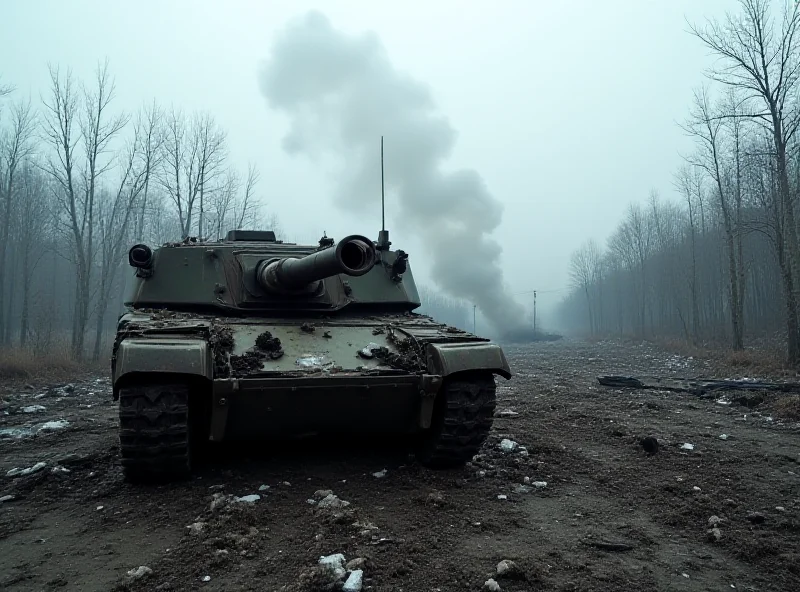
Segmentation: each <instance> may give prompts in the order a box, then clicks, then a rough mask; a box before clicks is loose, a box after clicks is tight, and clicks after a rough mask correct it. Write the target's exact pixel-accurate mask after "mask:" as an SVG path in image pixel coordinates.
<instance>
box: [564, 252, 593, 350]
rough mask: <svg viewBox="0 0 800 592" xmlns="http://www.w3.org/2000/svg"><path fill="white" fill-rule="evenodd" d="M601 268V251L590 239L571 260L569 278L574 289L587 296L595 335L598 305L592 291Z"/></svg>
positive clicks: (591, 327)
mask: <svg viewBox="0 0 800 592" xmlns="http://www.w3.org/2000/svg"><path fill="white" fill-rule="evenodd" d="M600 266H601V259H600V249H599V248H598V246H597V243H596V242H595V241H594V240H593V239H590V240H588V241H587V242H585V243H584V244H583V245H582V246H581V247H580V248H579V249H578V250H577V251H575V252H573V253H572V256H571V258H570V266H569V276H570V281H571V282H572V286H573V288H575V289H577V290H581V291H583V293H584V295H585V296H586V310H587V312H588V315H589V330H590V332H591V333H592V334H594V333H595V332H596V330H597V328H598V327H597V314H596V308H597V305H596V303H595V302H593V299H592V291H593V289H594V287H595V286H596V285H597V283H598V271H599V269H600Z"/></svg>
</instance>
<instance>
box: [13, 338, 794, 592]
mask: <svg viewBox="0 0 800 592" xmlns="http://www.w3.org/2000/svg"><path fill="white" fill-rule="evenodd" d="M507 354H508V356H509V361H510V363H511V366H512V370H513V371H514V373H515V375H514V377H513V378H512V379H511V380H510V381H507V382H506V381H505V380H503V379H502V378H498V379H497V380H498V398H499V401H498V414H499V415H504V416H503V417H497V418H496V420H495V425H494V430H493V434H492V437H491V438H490V440H489V441H488V442H487V443H486V445H485V446H484V449H483V451H482V453H481V454H480V455H479V456H478V457H476V459H475V462H474V463H472V464H471V465H470V466H468V467H466V468H464V469H460V470H450V471H432V470H427V469H424V468H422V467H420V466H419V465H417V464H415V463H414V462H413V459H410V458H409V456H408V453H407V450H405V449H404V448H403V447H402V446H401V447H398V446H394V447H393V446H390V445H388V444H386V443H385V442H376V441H365V440H349V441H342V440H339V441H335V442H331V441H321V440H310V441H305V442H302V443H299V442H283V443H279V444H277V445H272V446H270V447H253V446H250V447H242V446H238V447H230V446H229V447H226V448H224V449H222V450H220V451H218V452H216V453H215V454H214V455H213V457H212V458H210V459H209V460H208V461H207V462H206V463H205V464H204V466H202V467H201V468H200V470H199V473H198V475H197V477H196V478H194V479H192V480H191V481H188V482H184V483H178V484H172V485H161V486H138V487H136V486H132V485H129V484H127V483H126V482H124V481H123V479H122V477H121V472H120V469H119V466H118V459H117V439H116V438H117V435H116V431H115V428H116V415H115V414H116V408H115V404H114V403H113V402H112V401H111V396H110V385H109V382H108V379H107V377H94V378H92V379H90V380H83V381H76V382H75V383H74V384H73V385H51V386H49V387H45V386H38V385H27V386H25V385H13V387H12V385H5V386H2V385H0V397H1V398H0V405H1V406H2V409H0V499H2V500H3V501H0V589H3V590H13V591H17V590H20V591H21V590H25V591H28V590H51V589H60V590H81V591H91V590H176V591H177V590H208V591H212V590H259V591H261V590H269V591H273V590H274V591H281V590H285V591H287V592H288V591H290V590H295V591H302V590H306V591H309V592H310V591H312V590H318V589H323V588H320V587H319V586H316V587H315V584H314V583H313V577H312V576H313V573H314V572H313V568H314V566H315V565H316V564H317V563H318V561H319V559H320V557H321V556H328V555H332V554H337V553H341V554H343V555H344V557H345V560H346V561H348V562H349V561H351V560H356V559H360V560H362V561H357V562H356V563H357V564H359V565H360V568H361V569H363V576H364V590H373V591H397V592H399V591H408V592H417V591H419V592H428V591H431V592H432V591H442V592H444V591H453V590H476V591H477V590H484V589H489V588H487V587H486V585H485V582H486V581H487V580H488V579H489V578H494V579H495V580H496V581H497V583H498V585H499V587H500V588H499V589H502V590H504V591H506V590H507V591H516V592H520V591H523V590H526V591H529V592H533V591H535V590H564V591H566V590H598V591H600V590H602V591H613V590H733V589H735V590H759V591H761V590H781V591H787V590H800V446H799V445H798V444H799V442H800V440H799V439H798V435H800V424H798V423H797V421H791V420H788V419H786V420H784V419H781V417H780V416H779V415H778V414H777V413H775V411H776V410H777V409H778V408H777V407H776V406H775V400H776V399H777V396H774V395H771V396H770V397H767V399H766V400H765V401H763V402H761V403H758V401H757V400H753V399H750V405H755V406H753V407H748V406H745V405H742V404H741V403H737V402H735V401H732V399H734V398H735V396H734V394H732V393H731V394H729V395H722V396H720V395H717V396H716V397H709V398H701V397H697V396H693V395H688V394H674V393H668V392H660V391H635V390H621V389H613V388H606V387H602V386H600V385H599V384H598V383H597V380H596V377H597V376H598V375H600V374H637V373H639V374H642V373H644V374H649V375H660V376H706V377H717V378H738V377H742V376H743V373H742V371H741V369H739V370H735V369H731V368H725V367H723V366H720V365H718V364H716V363H714V362H711V361H700V360H694V359H691V358H684V357H680V356H677V355H674V354H669V353H666V352H663V351H660V350H659V349H657V348H656V347H655V346H651V345H647V344H624V343H621V342H601V343H588V342H580V341H563V342H557V343H547V344H537V345H530V346H518V347H509V348H507ZM744 375H745V376H746V374H744ZM503 411H511V412H514V413H516V414H512V413H505V414H503V413H502V412H503ZM48 422H50V423H48ZM723 434H724V436H723ZM646 436H653V437H655V438H657V440H658V442H659V444H660V446H659V450H658V452H657V453H656V454H652V455H650V454H647V453H646V452H645V450H644V449H643V447H642V445H641V444H640V440H641V439H642V438H643V437H646ZM503 439H508V440H510V441H512V442H513V443H516V445H514V444H512V443H510V442H506V443H505V445H506V447H507V448H510V450H509V451H507V452H505V451H503V449H501V446H500V442H501V441H502V440H503ZM685 444H691V445H692V446H693V449H691V450H689V449H688V448H690V447H688V446H684V445H685ZM37 463H46V465H45V466H44V467H42V468H39V469H38V470H36V471H34V472H32V473H30V474H27V475H26V474H22V475H12V476H8V475H7V473H8V472H9V471H11V470H13V469H15V468H16V469H26V468H33V467H35V465H36V464H37ZM40 466H41V465H40ZM384 469H385V474H383V473H382V471H383V470H384ZM12 473H13V471H12ZM375 473H377V475H378V476H376V475H375ZM381 475H382V476H381ZM545 483H546V484H545ZM265 486H268V487H265ZM320 490H330V491H331V492H332V493H333V495H335V496H337V497H336V498H332V497H329V498H328V502H330V501H331V500H333V501H334V502H335V501H336V500H337V499H338V500H344V501H346V502H349V505H344V504H342V506H343V507H338V508H337V507H324V506H326V505H330V504H329V503H327V504H326V503H320V501H319V500H321V499H323V497H324V496H325V495H327V493H328V492H322V493H320ZM253 494H255V495H259V496H260V498H259V499H258V500H256V501H253V502H247V501H243V500H238V501H237V500H236V499H235V498H232V497H230V496H247V495H253ZM6 496H12V497H10V498H8V497H6ZM501 496H505V497H501ZM312 502H313V503H312ZM212 505H213V509H212ZM333 505H334V506H335V505H336V504H335V503H334V504H333ZM715 527H716V529H717V530H713V529H714V528H715ZM503 560H510V561H513V562H514V564H515V565H516V569H513V568H512V569H511V570H510V571H509V572H507V573H505V574H503V575H502V576H498V575H497V566H498V563H499V562H501V561H503ZM359 565H354V564H351V566H350V568H351V569H355V568H356V567H359ZM140 566H143V567H142V569H140V570H139V572H138V576H137V575H129V574H128V572H129V570H135V569H136V568H140ZM145 568H146V569H145Z"/></svg>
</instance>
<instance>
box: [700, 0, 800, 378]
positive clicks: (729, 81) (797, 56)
mask: <svg viewBox="0 0 800 592" xmlns="http://www.w3.org/2000/svg"><path fill="white" fill-rule="evenodd" d="M740 5H741V10H742V12H741V14H737V15H732V14H728V15H727V16H726V19H725V21H724V22H723V23H720V22H718V21H716V20H710V21H708V22H707V23H706V25H705V26H702V27H699V26H692V33H693V34H694V35H695V36H696V37H697V38H698V39H700V40H701V41H702V42H703V43H704V44H705V45H706V46H707V47H708V48H710V49H711V50H712V51H713V52H714V53H716V54H717V55H718V56H719V57H720V58H722V61H723V63H724V66H723V67H721V68H715V69H712V70H711V71H710V72H709V74H708V75H709V77H710V78H711V79H712V80H715V81H717V82H719V83H721V84H723V85H725V86H728V87H732V88H735V89H737V90H739V91H740V92H741V93H742V95H743V96H744V97H745V98H744V104H745V107H747V108H749V112H748V113H747V115H748V116H749V117H750V118H752V119H753V120H754V121H755V122H757V123H758V124H759V125H761V126H762V127H763V128H764V129H766V130H767V131H768V132H769V134H770V136H771V138H772V142H773V145H774V150H775V162H776V169H777V178H778V190H779V193H778V194H779V197H780V199H781V205H782V209H783V215H784V216H785V217H786V225H785V230H786V238H787V251H788V253H787V255H788V258H789V260H790V263H791V268H792V270H793V275H794V277H795V278H797V277H798V266H800V261H798V256H799V255H800V248H799V243H798V236H797V225H796V222H795V212H794V200H793V196H792V194H791V191H790V186H789V176H788V166H787V165H788V159H787V146H789V145H790V144H791V142H792V141H793V140H794V138H795V135H796V133H797V130H798V127H799V126H800V109H798V88H797V86H798V78H799V77H800V53H799V51H800V50H799V46H798V26H800V4H798V3H797V2H786V3H785V4H784V9H783V12H782V14H781V18H780V23H779V25H777V26H776V24H775V22H774V19H773V18H772V17H771V15H770V2H769V0H740ZM732 271H734V270H732ZM795 283H796V282H795ZM732 287H733V286H732ZM797 289H798V287H797V286H795V290H797ZM798 361H800V359H795V360H793V362H798Z"/></svg>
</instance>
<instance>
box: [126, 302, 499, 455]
mask: <svg viewBox="0 0 800 592" xmlns="http://www.w3.org/2000/svg"><path fill="white" fill-rule="evenodd" d="M112 359H113V362H112V371H113V372H112V374H113V383H114V396H115V398H118V399H120V410H121V411H120V413H121V416H120V417H121V421H122V422H123V425H122V430H121V444H122V450H123V455H124V454H125V453H126V450H127V451H128V452H127V453H128V454H129V455H131V458H133V460H132V461H131V462H133V463H136V462H141V461H142V458H144V459H145V460H147V461H148V462H149V461H150V456H152V454H156V455H158V454H162V453H163V451H164V450H172V446H173V444H174V441H175V440H177V441H180V442H184V436H183V434H184V432H186V434H187V435H186V436H185V438H186V442H187V445H188V438H189V436H188V434H190V433H192V434H194V436H193V437H194V439H195V441H196V440H197V439H198V438H199V439H202V440H210V441H212V442H222V441H226V440H273V439H280V438H287V437H288V438H291V437H295V436H301V435H308V434H313V433H319V434H328V433H339V434H370V433H373V434H374V433H380V434H398V435H409V434H425V433H427V432H430V431H433V430H442V429H445V428H446V426H442V425H438V424H437V417H438V415H441V414H442V413H444V412H445V411H446V410H445V411H443V410H440V412H439V413H438V415H437V401H438V405H439V406H440V407H441V406H442V405H444V404H445V403H444V402H443V400H444V399H445V398H448V397H449V400H448V402H447V405H448V406H450V407H452V408H453V409H454V410H456V411H457V412H458V413H460V414H462V415H463V413H467V414H469V413H472V414H479V415H481V417H482V419H481V421H482V422H483V423H482V424H481V425H483V426H484V427H483V428H481V429H482V432H481V434H482V437H483V438H485V435H486V432H487V431H488V427H486V426H487V425H490V424H491V415H492V412H493V410H494V375H495V374H499V375H502V376H505V377H506V378H508V377H510V370H509V367H508V363H507V361H506V359H505V356H504V354H503V352H502V350H501V349H500V347H499V346H497V345H496V344H493V343H491V342H489V341H488V340H486V339H483V338H480V337H477V336H475V335H472V334H470V333H467V332H464V331H461V330H458V329H455V328H453V327H448V326H446V325H443V324H440V323H436V322H435V321H433V320H432V319H430V318H429V317H425V316H422V315H416V314H413V313H411V314H398V315H358V316H355V315H352V316H347V317H344V316H340V317H338V318H336V319H325V318H313V317H309V318H295V319H287V318H285V317H284V318H252V317H251V318H245V319H242V318H236V319H233V318H220V317H213V316H203V315H194V314H187V313H180V314H179V313H167V312H163V311H137V312H133V313H129V314H126V315H123V317H121V318H120V323H119V330H118V334H117V340H116V342H115V346H114V355H113V358H112ZM476 377H477V379H478V383H480V384H483V385H484V386H483V388H484V390H483V391H480V390H475V389H473V388H472V385H473V384H477V383H476V382H475V381H474V379H475V378H476ZM459 380H461V381H462V382H458V381H459ZM465 381H466V382H465ZM480 381H483V382H482V383H481V382H480ZM459 384H460V385H461V386H458V385H459ZM163 385H167V386H163ZM170 385H177V386H174V387H173V386H170ZM181 385H183V386H181ZM453 385H456V386H453ZM184 387H185V388H184ZM180 388H184V391H185V392H184V391H181V390H180ZM144 389H150V390H149V391H146V390H144ZM153 389H156V390H153ZM159 389H160V390H159ZM175 389H178V390H175ZM448 389H450V390H449V391H448ZM459 389H460V390H459ZM487 389H488V390H487ZM445 391H448V392H451V394H450V395H447V394H446V393H445ZM490 391H491V392H490ZM452 392H455V393H456V394H455V395H454V394H452ZM454 397H455V398H460V399H459V400H461V399H463V401H462V402H461V403H458V402H456V403H453V402H452V399H453V398H454ZM475 397H477V399H475ZM473 399H474V400H473ZM476 401H477V402H476ZM462 404H463V405H464V410H463V413H462V410H458V409H456V406H457V405H462ZM192 416H193V417H192ZM143 418H147V421H151V422H152V426H151V427H147V429H143V428H142V427H141V426H142V422H143V421H144V419H143ZM461 420H462V419H461V418H460V419H459V421H461ZM126 421H127V422H128V423H129V424H130V426H131V427H130V429H127V428H126V425H127V424H125V422H126ZM487 422H488V423H487ZM473 424H474V425H477V424H476V423H475V421H472V422H471V423H470V425H473ZM459 425H460V424H459ZM159 430H160V431H159ZM126 434H127V435H128V436H126ZM169 434H172V435H169ZM175 434H177V436H175V437H174V438H173V437H172V436H174V435H175ZM150 436H152V437H153V438H154V439H153V440H152V441H151V440H148V439H147V438H149V437H150ZM126 437H128V438H129V439H128V440H126ZM460 437H461V436H459V438H460ZM456 440H458V438H456V439H455V440H453V442H455V441H456ZM126 441H127V442H129V444H127V445H126V444H125V442H126ZM476 441H477V440H476ZM480 441H482V440H480ZM473 444H474V442H473ZM137 447H139V448H137ZM464 450H470V448H469V447H466V448H464ZM154 451H155V452H154ZM465 454H466V453H465ZM134 457H135V458H134ZM123 458H124V456H123ZM181 462H182V461H181Z"/></svg>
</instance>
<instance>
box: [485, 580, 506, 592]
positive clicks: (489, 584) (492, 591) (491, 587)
mask: <svg viewBox="0 0 800 592" xmlns="http://www.w3.org/2000/svg"><path fill="white" fill-rule="evenodd" d="M483 589H484V590H488V591H489V592H500V591H501V590H502V588H501V587H500V584H498V583H497V582H496V581H495V580H494V579H493V578H489V579H488V580H486V581H485V582H484V584H483Z"/></svg>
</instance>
